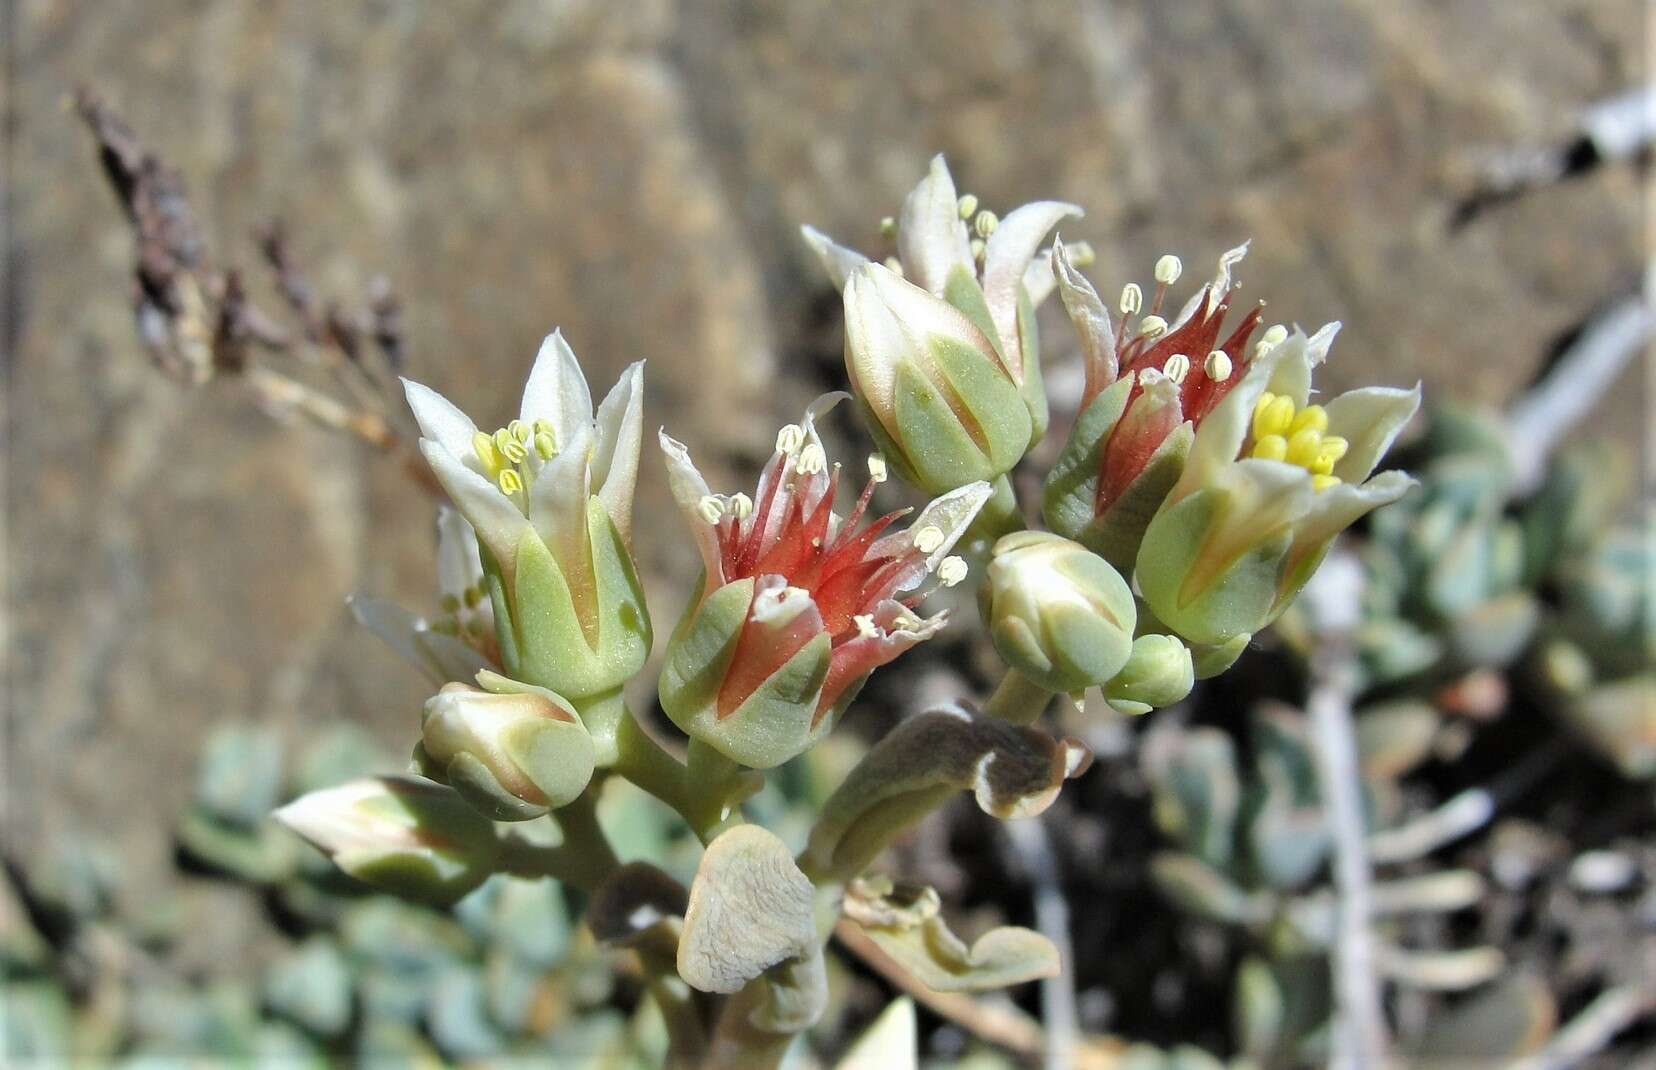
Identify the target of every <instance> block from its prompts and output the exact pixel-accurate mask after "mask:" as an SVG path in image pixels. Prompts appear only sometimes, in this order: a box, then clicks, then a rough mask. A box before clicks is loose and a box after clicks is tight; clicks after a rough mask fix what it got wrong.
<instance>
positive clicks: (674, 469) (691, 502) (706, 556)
mask: <svg viewBox="0 0 1656 1070" xmlns="http://www.w3.org/2000/svg"><path fill="white" fill-rule="evenodd" d="M660 438H661V452H662V455H663V456H664V457H665V458H666V459H667V488H668V489H669V490H670V491H671V492H672V495H673V500H674V501H675V502H677V503H678V507H679V511H680V512H681V513H683V514H684V522H685V524H687V525H688V526H689V528H690V534H691V536H692V537H693V538H694V539H695V540H696V549H697V550H698V551H699V552H700V553H701V559H702V568H704V569H705V570H706V571H707V585H706V588H705V590H707V591H711V590H713V589H714V588H716V587H720V586H722V585H724V584H725V583H727V582H729V580H730V577H728V576H726V575H725V574H724V567H723V565H722V564H721V558H720V554H719V535H718V532H717V531H716V530H715V529H714V527H713V525H712V524H709V523H708V522H707V521H706V520H705V519H704V518H703V517H702V514H701V503H702V499H704V498H706V497H707V496H708V495H710V494H712V493H713V492H712V491H711V490H709V489H708V486H707V480H706V479H703V478H702V474H701V472H700V471H698V470H697V469H696V466H695V464H694V463H693V462H692V461H691V460H690V451H689V450H688V449H686V448H685V446H684V443H682V442H680V441H678V440H677V439H675V438H672V437H670V436H669V435H668V434H667V432H666V431H662V432H661V433H660Z"/></svg>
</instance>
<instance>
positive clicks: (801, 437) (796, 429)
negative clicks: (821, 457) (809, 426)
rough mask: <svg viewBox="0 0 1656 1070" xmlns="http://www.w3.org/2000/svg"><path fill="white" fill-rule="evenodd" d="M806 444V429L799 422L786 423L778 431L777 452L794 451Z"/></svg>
mask: <svg viewBox="0 0 1656 1070" xmlns="http://www.w3.org/2000/svg"><path fill="white" fill-rule="evenodd" d="M803 445H805V429H804V428H803V427H800V426H799V425H798V424H785V425H783V427H782V430H780V431H778V432H777V433H776V452H777V453H793V452H794V451H795V450H797V449H799V447H801V446H803Z"/></svg>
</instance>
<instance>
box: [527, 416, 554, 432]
mask: <svg viewBox="0 0 1656 1070" xmlns="http://www.w3.org/2000/svg"><path fill="white" fill-rule="evenodd" d="M530 426H532V427H533V428H534V429H535V433H536V434H537V435H538V434H540V433H541V432H542V431H544V432H546V433H547V434H549V435H554V436H555V435H556V434H557V432H556V430H555V429H554V428H553V426H552V421H551V420H548V419H547V418H546V417H544V416H537V417H535V422H534V423H533V424H532V425H530Z"/></svg>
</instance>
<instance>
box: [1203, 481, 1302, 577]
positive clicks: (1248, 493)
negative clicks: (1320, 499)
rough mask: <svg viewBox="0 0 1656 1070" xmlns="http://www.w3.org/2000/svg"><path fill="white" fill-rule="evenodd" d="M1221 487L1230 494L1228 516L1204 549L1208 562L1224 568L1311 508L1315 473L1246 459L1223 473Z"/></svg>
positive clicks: (1227, 507) (1215, 482) (1205, 558)
mask: <svg viewBox="0 0 1656 1070" xmlns="http://www.w3.org/2000/svg"><path fill="white" fill-rule="evenodd" d="M1211 485H1212V486H1215V487H1217V488H1219V489H1221V490H1223V491H1224V492H1226V494H1227V495H1228V501H1227V502H1226V505H1225V512H1224V515H1223V517H1222V518H1221V519H1220V521H1219V524H1218V526H1217V527H1216V528H1215V529H1214V531H1213V532H1212V533H1211V534H1210V535H1209V537H1208V542H1207V544H1206V545H1205V546H1204V547H1203V548H1202V559H1203V560H1204V561H1208V562H1213V563H1215V565H1216V567H1223V566H1224V565H1227V564H1228V563H1229V562H1231V561H1234V560H1236V559H1237V558H1238V557H1240V556H1241V555H1242V554H1243V553H1245V552H1246V551H1247V550H1248V549H1249V548H1250V547H1252V546H1255V545H1257V544H1258V543H1259V542H1260V541H1261V540H1263V539H1265V538H1267V537H1268V536H1270V535H1271V533H1273V532H1276V531H1279V530H1280V529H1281V528H1282V527H1284V526H1286V525H1290V524H1297V523H1298V522H1299V521H1300V520H1301V519H1302V518H1303V517H1304V516H1305V515H1306V514H1307V513H1308V512H1309V511H1310V509H1311V505H1312V498H1313V496H1314V493H1313V491H1312V489H1311V473H1309V472H1307V471H1306V470H1305V469H1303V468H1300V467H1298V466H1296V465H1291V464H1285V463H1283V462H1281V461H1264V460H1259V459H1257V458H1253V457H1247V458H1243V459H1242V460H1240V461H1237V462H1235V463H1234V464H1232V465H1230V466H1229V467H1228V468H1226V469H1225V470H1224V471H1222V472H1220V473H1219V475H1218V477H1217V478H1216V479H1214V480H1213V482H1212V484H1211Z"/></svg>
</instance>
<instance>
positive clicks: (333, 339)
mask: <svg viewBox="0 0 1656 1070" xmlns="http://www.w3.org/2000/svg"><path fill="white" fill-rule="evenodd" d="M73 104H74V108H75V111H76V113H77V114H78V115H79V116H80V118H81V121H82V122H83V123H85V124H86V127H87V129H88V130H89V131H90V132H91V134H92V137H93V139H94V140H95V141H96V143H97V146H98V159H99V163H100V164H101V165H102V167H103V172H104V176H105V178H106V179H107V180H108V182H109V185H110V188H111V189H112V190H113V191H114V193H115V196H116V198H117V199H118V200H119V202H120V204H121V208H122V210H123V211H124V212H125V213H126V217H127V220H128V221H129V222H130V223H131V225H132V230H133V237H134V239H135V241H136V245H137V250H136V252H137V255H136V263H135V265H134V292H133V306H134V307H133V311H134V315H135V316H136V319H137V325H138V335H139V338H140V339H141V340H142V341H143V343H144V345H145V347H146V349H148V351H149V353H150V356H151V358H152V359H153V360H154V362H155V364H156V367H158V368H159V369H160V370H161V371H162V372H164V373H165V374H167V375H169V376H171V377H172V378H174V379H177V380H179V381H180V382H183V383H187V384H189V385H191V386H200V385H202V384H204V383H206V382H208V381H210V380H212V379H213V378H215V377H223V378H232V379H236V380H238V381H240V382H241V383H242V384H243V385H244V386H245V387H246V388H247V389H248V390H249V391H250V392H251V393H252V395H253V397H254V399H255V401H256V402H257V403H258V404H259V405H260V407H261V408H263V409H265V410H266V411H267V412H270V413H271V414H273V415H278V416H280V415H290V414H291V415H297V416H300V417H303V418H304V419H307V420H309V421H311V422H312V423H315V424H317V425H319V426H322V427H325V428H328V429H329V430H333V431H339V432H343V433H345V434H348V435H351V436H352V437H354V438H356V439H357V440H358V441H360V442H363V443H365V444H367V445H369V446H371V447H373V448H374V449H375V450H378V451H379V452H381V453H385V454H387V455H389V456H391V457H393V458H395V459H396V460H398V461H399V462H400V463H401V464H402V465H403V468H404V469H405V471H407V472H408V474H409V475H410V476H411V477H412V478H413V479H414V481H415V482H416V484H418V485H419V486H420V487H421V488H422V489H423V490H425V491H426V492H427V493H430V494H432V495H434V496H437V497H441V496H442V489H441V488H440V487H439V486H438V485H437V482H436V481H435V480H434V479H433V478H432V476H431V473H430V471H429V470H428V469H427V467H426V465H425V464H424V463H423V462H422V460H421V458H420V456H419V455H418V454H417V453H416V452H415V451H414V450H413V449H412V448H411V446H410V444H409V441H408V439H407V437H406V436H405V435H403V434H402V433H401V432H400V431H398V429H397V428H396V427H395V426H394V425H393V424H392V423H391V422H390V420H389V419H388V418H387V416H386V412H387V411H388V409H389V408H390V406H389V405H388V404H387V401H386V394H387V388H388V387H389V385H390V377H389V376H385V375H376V374H375V372H374V371H373V370H371V369H370V367H369V365H368V363H367V362H366V360H365V358H366V357H367V356H368V354H369V353H370V352H372V353H374V354H376V355H377V357H378V359H379V360H380V361H381V362H383V365H384V367H383V369H381V370H382V371H384V372H389V373H392V374H394V373H395V372H396V371H397V370H398V368H399V367H400V366H401V362H402V358H403V351H404V344H403V338H402V328H401V306H400V304H399V302H398V301H397V298H396V295H395V294H393V293H392V292H391V289H390V286H389V284H387V283H386V282H385V280H384V279H381V278H376V279H375V280H374V281H373V284H372V288H371V293H370V298H369V303H368V307H367V309H366V310H364V311H363V312H361V313H360V314H356V315H352V314H348V313H347V312H346V311H345V310H344V309H343V308H342V307H341V306H340V305H339V304H337V303H334V302H322V301H320V300H319V299H318V298H317V296H316V291H315V289H314V288H313V287H312V286H311V285H310V284H309V282H308V281H307V280H306V278H305V276H304V274H303V272H302V271H301V270H300V267H299V265H298V262H297V260H296V259H295V257H294V256H293V253H292V250H291V248H290V245H289V242H288V237H287V232H286V229H285V228H284V227H283V226H282V225H281V223H280V222H277V223H273V224H271V225H270V226H268V227H267V228H265V230H264V231H262V232H261V234H260V237H259V245H260V253H261V256H262V257H263V259H264V260H265V261H266V262H267V263H268V264H269V265H270V267H271V268H272V269H273V271H274V273H275V284H276V291H277V294H278V295H279V296H280V298H281V301H282V306H283V307H284V308H285V309H286V311H287V314H288V315H289V316H290V317H292V318H293V319H295V320H297V321H298V322H297V325H296V326H295V327H288V326H286V325H284V324H283V322H282V320H281V318H279V317H277V316H275V315H272V314H271V313H269V312H267V311H266V310H265V309H264V308H262V307H261V306H260V305H259V304H258V303H257V301H256V300H255V299H254V298H253V296H252V295H251V294H250V293H249V292H248V289H247V285H246V282H245V280H244V279H243V277H242V274H241V272H239V271H237V270H235V269H234V268H223V269H221V268H218V267H216V266H214V265H213V263H212V261H211V258H210V257H209V256H208V255H207V250H206V245H205V243H204V241H203V239H202V236H201V227H200V225H199V224H198V223H197V220H196V216H195V212H194V210H193V209H192V208H191V206H190V202H189V198H188V197H187V196H186V194H185V190H184V181H183V178H182V176H181V175H180V174H179V172H178V171H177V169H175V168H173V167H170V166H168V165H167V164H166V163H164V162H163V161H162V160H161V159H160V158H159V157H158V156H156V155H155V154H154V153H152V152H150V151H149V150H147V149H146V148H145V147H144V145H143V144H142V142H140V141H139V139H138V137H137V135H135V134H134V133H133V131H132V129H131V127H129V126H127V125H126V123H125V122H123V121H122V120H121V118H120V117H119V116H118V115H116V114H115V113H114V112H113V111H112V110H111V109H110V108H109V107H108V106H107V105H106V104H104V102H103V101H102V100H101V99H100V98H99V97H98V96H97V95H96V94H94V93H93V92H91V91H90V90H88V89H85V88H82V89H80V90H79V91H77V93H76V94H75V98H74V101H73ZM364 338H369V339H372V341H373V346H372V348H371V349H370V347H368V346H365V345H364V344H363V340H364ZM261 352H263V353H269V354H273V355H279V356H288V357H295V358H298V359H299V360H301V361H302V362H304V363H305V364H307V365H310V366H312V367H314V368H316V369H318V370H319V374H321V375H325V376H326V377H327V378H328V380H329V381H330V386H331V387H333V388H335V389H337V391H338V392H339V393H341V394H343V395H345V396H346V397H348V398H349V399H350V400H349V401H345V400H341V398H340V397H339V396H336V394H335V393H334V392H332V391H330V390H328V389H322V388H318V387H316V386H313V385H310V384H308V383H305V382H303V381H301V380H300V379H298V378H295V377H294V376H292V375H289V374H287V373H285V372H281V371H277V370H275V369H273V368H271V367H269V366H268V365H267V364H266V363H264V362H263V361H261V360H260V354H261Z"/></svg>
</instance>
